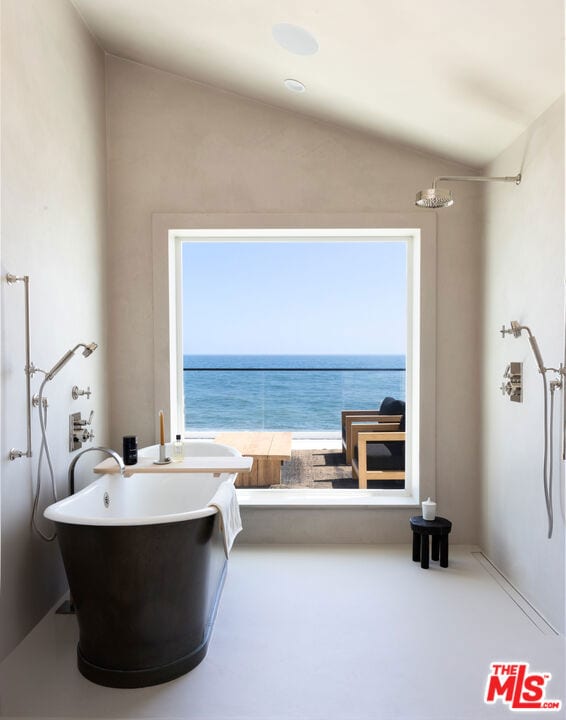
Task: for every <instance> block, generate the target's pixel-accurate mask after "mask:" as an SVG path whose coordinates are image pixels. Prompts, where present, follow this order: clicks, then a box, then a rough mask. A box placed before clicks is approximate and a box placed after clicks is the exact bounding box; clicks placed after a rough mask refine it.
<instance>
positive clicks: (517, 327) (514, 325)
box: [500, 320, 551, 375]
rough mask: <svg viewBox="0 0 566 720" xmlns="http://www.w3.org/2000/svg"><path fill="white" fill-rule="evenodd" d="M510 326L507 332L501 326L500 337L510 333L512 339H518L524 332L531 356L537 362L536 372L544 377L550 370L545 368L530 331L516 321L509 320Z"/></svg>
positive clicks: (536, 343)
mask: <svg viewBox="0 0 566 720" xmlns="http://www.w3.org/2000/svg"><path fill="white" fill-rule="evenodd" d="M510 324H511V327H510V328H509V329H508V330H507V329H506V328H505V325H503V327H502V328H501V331H500V332H501V336H502V337H505V335H506V334H507V333H511V334H512V335H513V337H516V338H518V337H521V333H522V332H523V330H525V332H526V333H527V334H528V340H529V344H530V346H531V349H532V351H533V355H534V356H535V360H536V361H537V365H538V371H539V372H540V373H542V374H543V375H544V373H545V372H546V371H547V369H548V370H550V369H551V368H545V366H544V362H543V359H542V354H541V352H540V348H539V346H538V342H537V339H536V337H535V336H534V335H533V334H532V332H531V329H530V328H529V327H527V325H521V324H520V323H519V322H517V320H511V323H510Z"/></svg>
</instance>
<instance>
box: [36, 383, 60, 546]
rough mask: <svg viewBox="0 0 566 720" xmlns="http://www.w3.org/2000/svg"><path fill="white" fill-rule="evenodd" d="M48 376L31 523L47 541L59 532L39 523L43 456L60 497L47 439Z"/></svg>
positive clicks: (40, 397)
mask: <svg viewBox="0 0 566 720" xmlns="http://www.w3.org/2000/svg"><path fill="white" fill-rule="evenodd" d="M47 381H48V378H47V377H45V379H44V380H43V382H42V383H41V387H40V388H39V395H38V397H39V408H38V409H39V425H40V428H41V446H40V449H39V458H38V461H37V479H36V483H35V496H34V499H33V510H32V513H31V524H32V527H33V529H34V530H35V532H36V533H37V534H38V535H39V537H40V538H41V539H42V540H45V541H46V542H52V541H53V540H55V538H56V537H57V533H56V532H53V534H52V535H47V534H46V533H44V532H43V531H42V530H41V528H40V527H39V526H38V524H37V510H38V507H39V495H40V493H41V469H42V464H43V458H44V457H45V459H46V460H47V468H48V470H49V476H50V479H51V492H52V494H53V499H54V501H55V502H57V500H58V499H59V498H58V497H57V488H56V486H55V473H54V471H53V463H52V461H51V453H50V452H49V443H48V441H47V403H44V401H43V389H44V388H45V383H46V382H47Z"/></svg>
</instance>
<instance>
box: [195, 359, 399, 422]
mask: <svg viewBox="0 0 566 720" xmlns="http://www.w3.org/2000/svg"><path fill="white" fill-rule="evenodd" d="M398 357H400V356H395V358H398ZM403 361H404V358H403ZM392 364H393V367H363V368H352V367H293V368H290V367H277V366H273V367H186V368H184V374H183V379H184V398H185V430H186V431H188V432H190V431H215V432H218V431H223V430H291V431H293V432H307V431H312V432H329V433H334V432H338V431H339V430H340V411H341V410H346V409H347V410H352V409H377V408H379V405H380V404H381V401H382V400H383V398H384V397H387V396H391V397H394V398H398V399H400V400H404V399H405V374H406V373H405V368H404V367H399V366H398V365H400V361H399V360H397V359H396V361H395V362H393V363H392Z"/></svg>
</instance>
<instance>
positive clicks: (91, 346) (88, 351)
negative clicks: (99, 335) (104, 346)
mask: <svg viewBox="0 0 566 720" xmlns="http://www.w3.org/2000/svg"><path fill="white" fill-rule="evenodd" d="M83 347H84V350H83V357H88V356H89V355H92V353H93V352H94V351H95V350H96V348H97V347H98V345H97V344H96V343H95V342H91V343H89V344H88V345H83Z"/></svg>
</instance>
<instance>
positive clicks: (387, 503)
mask: <svg viewBox="0 0 566 720" xmlns="http://www.w3.org/2000/svg"><path fill="white" fill-rule="evenodd" d="M237 496H238V503H239V504H240V506H241V507H258V508H259V507H270V508H271V507H277V508H284V507H295V508H296V507H309V508H323V507H332V508H339V507H347V508H355V507H361V508H368V507H375V508H377V507H393V508H400V507H402V508H412V507H414V508H418V507H420V501H419V499H418V498H417V497H414V496H413V495H406V496H401V495H393V494H377V493H376V492H375V491H371V490H369V491H364V490H329V491H328V492H324V490H313V491H309V490H297V491H293V490H272V489H267V488H266V489H264V490H261V489H257V490H254V489H251V490H249V489H246V488H238V489H237Z"/></svg>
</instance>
